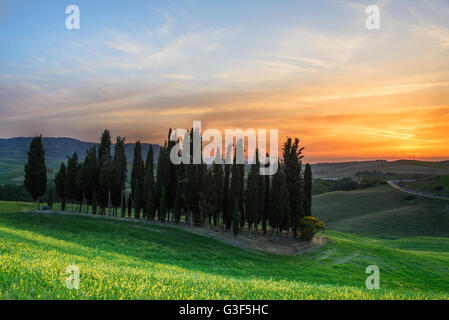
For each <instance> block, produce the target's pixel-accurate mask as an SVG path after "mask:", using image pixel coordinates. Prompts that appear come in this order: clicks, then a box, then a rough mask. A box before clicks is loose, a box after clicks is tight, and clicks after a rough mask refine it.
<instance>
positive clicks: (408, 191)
mask: <svg viewBox="0 0 449 320" xmlns="http://www.w3.org/2000/svg"><path fill="white" fill-rule="evenodd" d="M400 181H401V180H389V181H387V182H388V184H389V185H390V186H392V187H393V188H395V189H397V190H399V191H402V192H405V193H408V194H412V195H414V196H419V197H425V198H431V199H440V200H448V201H449V197H440V196H434V195H433V194H430V193H425V192H419V191H413V190H410V189H407V188H404V187H401V186H399V185H398V184H397V183H399V182H400Z"/></svg>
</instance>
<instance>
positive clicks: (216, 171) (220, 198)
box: [213, 149, 224, 228]
mask: <svg viewBox="0 0 449 320" xmlns="http://www.w3.org/2000/svg"><path fill="white" fill-rule="evenodd" d="M213 176H214V179H215V188H216V192H217V205H216V210H215V212H214V226H215V228H218V217H219V214H220V213H223V210H224V208H223V203H224V194H223V192H224V180H223V163H222V159H221V152H220V149H218V150H217V154H216V157H215V160H214V165H213Z"/></svg>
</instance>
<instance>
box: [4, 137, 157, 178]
mask: <svg viewBox="0 0 449 320" xmlns="http://www.w3.org/2000/svg"><path fill="white" fill-rule="evenodd" d="M31 139H32V138H31V137H27V138H24V137H20V138H11V139H0V184H6V183H21V182H22V181H23V168H24V165H25V162H26V159H27V151H28V148H29V145H30V143H31ZM42 142H43V144H44V148H45V156H46V161H47V167H48V169H49V176H50V178H51V177H52V176H53V175H54V173H55V171H56V170H57V169H58V167H59V165H60V163H61V161H65V160H67V156H71V155H72V154H73V153H75V152H76V153H78V156H79V157H80V158H81V159H83V158H84V155H85V154H86V150H88V149H89V148H91V147H93V146H94V145H96V144H95V143H92V142H84V141H80V140H76V139H72V138H46V137H43V138H42ZM134 146H135V144H134V143H128V144H126V146H125V152H126V157H127V160H128V163H132V160H133V158H134ZM149 146H150V145H149V144H147V143H142V155H143V156H144V157H146V154H147V152H148V148H149ZM160 148H161V146H160V145H157V144H153V152H154V158H155V159H157V157H158V156H159V151H160ZM111 152H112V153H113V152H114V145H112V150H111Z"/></svg>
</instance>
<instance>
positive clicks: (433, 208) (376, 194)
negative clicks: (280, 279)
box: [313, 186, 449, 239]
mask: <svg viewBox="0 0 449 320" xmlns="http://www.w3.org/2000/svg"><path fill="white" fill-rule="evenodd" d="M446 205H449V202H448V201H443V200H434V199H427V198H423V197H412V198H410V197H409V196H407V194H405V193H403V192H401V191H398V190H395V189H393V188H391V187H389V186H378V187H375V188H367V189H362V190H356V191H337V192H329V193H324V194H320V195H317V196H314V197H313V216H316V217H318V218H320V219H321V220H323V221H325V223H326V226H327V227H328V228H329V229H331V230H336V231H341V232H345V233H350V234H354V235H359V236H369V237H376V238H390V239H398V238H401V237H432V236H438V237H449V211H447V210H446V209H445V206H446Z"/></svg>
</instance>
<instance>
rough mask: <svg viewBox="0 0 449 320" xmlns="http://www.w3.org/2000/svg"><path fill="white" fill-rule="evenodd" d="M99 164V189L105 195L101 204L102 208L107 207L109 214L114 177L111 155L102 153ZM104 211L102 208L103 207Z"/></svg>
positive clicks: (109, 213)
mask: <svg viewBox="0 0 449 320" xmlns="http://www.w3.org/2000/svg"><path fill="white" fill-rule="evenodd" d="M100 162H101V166H100V168H99V171H100V174H99V182H100V190H102V192H101V193H102V194H103V195H104V196H105V197H106V199H107V200H106V202H104V203H103V204H104V205H103V208H105V207H106V206H107V207H108V215H109V216H111V214H112V212H111V206H112V194H111V190H112V185H113V179H114V167H113V164H112V157H111V155H110V154H104V155H103V158H102V159H101V161H100ZM103 213H104V209H103Z"/></svg>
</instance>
